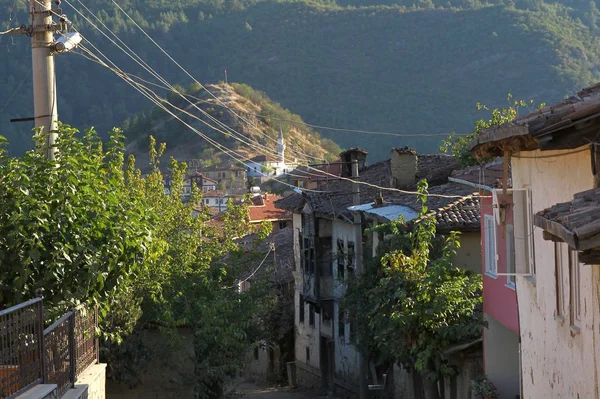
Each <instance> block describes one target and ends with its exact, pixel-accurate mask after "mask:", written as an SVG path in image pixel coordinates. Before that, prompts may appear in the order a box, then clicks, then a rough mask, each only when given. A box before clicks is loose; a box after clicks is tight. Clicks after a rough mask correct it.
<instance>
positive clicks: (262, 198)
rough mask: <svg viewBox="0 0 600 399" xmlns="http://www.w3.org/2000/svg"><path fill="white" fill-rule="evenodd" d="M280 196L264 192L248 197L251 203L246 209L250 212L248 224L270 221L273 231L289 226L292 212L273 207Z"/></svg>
mask: <svg viewBox="0 0 600 399" xmlns="http://www.w3.org/2000/svg"><path fill="white" fill-rule="evenodd" d="M281 198H282V197H280V196H278V195H274V194H269V193H264V194H259V195H255V196H253V197H251V198H250V201H251V204H250V207H249V209H248V211H249V213H250V224H260V223H262V222H270V223H272V225H273V231H278V230H281V229H285V228H287V227H291V225H292V214H291V212H289V211H286V210H284V209H279V208H276V207H275V202H276V201H278V200H280V199H281Z"/></svg>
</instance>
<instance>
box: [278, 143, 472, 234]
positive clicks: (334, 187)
mask: <svg viewBox="0 0 600 399" xmlns="http://www.w3.org/2000/svg"><path fill="white" fill-rule="evenodd" d="M456 165H457V164H456V161H455V160H454V158H452V157H450V156H446V155H439V154H432V155H421V156H419V158H418V166H417V168H418V170H417V179H418V180H420V179H422V178H428V182H429V184H430V187H429V193H430V194H440V195H448V196H452V197H453V198H445V197H436V196H430V197H429V198H428V200H427V207H428V208H429V209H430V210H433V211H435V210H438V209H440V208H445V207H447V206H448V205H450V204H452V203H456V202H457V199H459V198H456V197H455V196H461V197H462V196H468V197H470V196H472V194H473V191H474V189H473V187H469V186H466V185H463V184H457V183H448V182H447V178H448V176H449V175H450V173H451V172H452V169H454V167H456ZM359 180H360V181H362V182H366V183H369V184H372V185H376V186H381V187H391V180H392V179H391V168H390V161H389V160H387V161H383V162H378V163H376V164H374V165H370V166H368V167H367V168H366V169H365V170H364V171H363V172H362V173H361V174H360V177H359ZM352 185H353V184H352V182H351V181H348V180H332V181H330V182H329V183H327V184H326V185H324V186H322V187H320V188H319V189H318V190H320V191H326V192H311V191H308V190H307V191H304V192H303V194H292V195H290V196H288V197H286V198H284V199H282V200H280V201H278V202H277V206H278V207H279V208H283V209H287V210H291V211H299V210H300V209H302V207H303V206H304V204H305V203H307V202H308V204H309V205H310V207H311V209H312V210H313V212H315V213H316V214H317V215H321V216H325V217H333V218H342V219H346V220H351V212H350V211H349V210H348V207H350V206H352V205H353V203H352ZM408 190H410V191H414V190H415V188H414V187H409V188H408ZM380 195H381V196H383V200H384V201H385V202H386V203H389V204H394V205H404V206H408V207H410V208H411V209H413V210H415V211H420V210H421V203H420V202H419V200H418V197H417V196H416V195H414V194H405V193H401V192H398V191H387V190H380V189H378V188H375V187H372V186H367V185H360V199H361V204H368V203H370V202H374V201H375V200H376V198H377V197H379V196H380ZM478 204H479V202H478V201H476V204H474V206H476V207H477V209H472V211H473V212H475V213H478ZM462 206H464V204H463V203H457V204H456V208H455V209H454V210H449V211H446V213H445V214H446V215H447V216H446V218H447V220H448V222H447V223H448V224H449V225H450V224H451V223H452V221H453V220H455V221H456V223H455V224H453V225H452V226H455V227H454V228H455V229H459V230H460V229H462V228H465V229H471V228H473V225H472V222H473V223H477V222H478V217H477V220H475V219H474V218H473V217H472V215H471V213H470V212H471V210H469V211H468V212H465V213H461V212H459V211H458V207H462ZM468 208H471V206H470V205H469V206H468ZM457 212H458V213H457ZM442 219H443V217H442ZM444 220H445V219H444Z"/></svg>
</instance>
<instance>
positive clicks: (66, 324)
mask: <svg viewBox="0 0 600 399" xmlns="http://www.w3.org/2000/svg"><path fill="white" fill-rule="evenodd" d="M43 312H44V309H43V306H42V299H41V298H36V299H33V300H31V301H28V302H25V303H22V304H20V305H17V306H14V307H12V308H9V309H6V310H3V311H1V312H0V398H11V397H14V396H16V395H18V394H20V393H22V392H23V391H25V390H27V389H29V388H30V387H32V386H33V385H35V384H39V383H46V384H56V385H57V387H58V394H59V396H62V395H63V394H64V393H65V392H66V391H67V390H68V389H69V388H72V387H73V386H74V384H75V381H76V380H77V378H78V377H79V376H80V375H81V373H82V372H83V371H84V370H85V369H86V368H88V367H89V366H90V365H92V364H94V363H96V362H97V361H98V359H99V356H98V350H99V345H98V339H97V338H96V328H97V326H98V311H97V308H93V309H92V310H90V309H86V308H85V307H83V306H79V307H77V308H75V309H73V310H71V311H69V312H67V313H65V314H64V315H63V316H62V317H61V318H60V319H58V320H57V321H56V322H54V323H53V324H52V325H51V326H49V327H48V328H46V329H45V330H43V329H42V328H43V320H44V318H43Z"/></svg>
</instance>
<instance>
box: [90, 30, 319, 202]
mask: <svg viewBox="0 0 600 399" xmlns="http://www.w3.org/2000/svg"><path fill="white" fill-rule="evenodd" d="M88 43H90V44H91V45H92V46H93V47H94V48H96V47H95V46H94V45H93V43H91V42H89V41H88ZM80 47H81V48H84V49H85V46H82V45H81V44H80ZM87 51H89V49H88V50H87ZM97 51H99V50H97ZM99 52H100V51H99ZM100 53H101V52H100ZM101 54H102V53H101ZM90 55H91V56H95V54H93V53H91V52H90ZM102 56H103V57H105V58H107V60H108V61H109V62H111V63H112V64H113V65H114V66H115V68H111V67H109V66H108V65H107V64H106V63H104V62H103V61H102V60H101V59H100V58H99V57H97V56H96V57H97V60H98V61H99V62H100V63H101V64H104V66H105V67H107V68H108V69H109V70H111V71H113V72H114V73H115V74H117V76H119V77H120V78H121V79H123V80H124V81H125V82H126V83H128V84H129V85H130V86H132V87H133V88H134V89H136V90H137V91H138V92H140V93H141V94H142V95H144V96H145V97H146V98H148V99H149V100H150V101H152V102H153V103H154V104H155V105H157V106H158V107H159V108H161V109H163V110H164V111H165V112H167V113H168V114H170V115H171V116H172V117H173V118H175V119H177V120H179V121H180V122H181V123H183V124H184V125H185V126H187V127H188V128H189V129H191V130H192V131H194V132H195V133H196V134H198V135H199V136H200V137H202V138H204V139H205V140H206V141H207V142H208V143H209V144H211V145H212V146H214V147H215V148H217V150H219V151H221V152H223V153H224V154H225V155H228V156H229V157H231V158H232V159H234V160H235V161H237V162H241V163H244V160H246V161H249V159H248V158H246V157H243V156H241V155H240V154H237V153H235V151H233V150H231V149H229V148H227V147H226V146H224V145H222V144H220V143H218V142H217V141H215V140H213V139H211V138H210V137H208V136H206V135H205V134H204V133H202V132H200V131H199V130H198V129H196V128H194V127H193V126H191V125H189V124H188V123H187V122H185V121H183V120H182V119H181V118H180V117H179V116H177V115H176V114H175V113H173V112H172V111H171V110H170V109H168V108H167V107H166V106H165V105H164V104H163V103H162V102H165V103H167V104H169V105H171V106H173V105H172V104H170V103H169V102H168V101H165V100H163V99H161V98H160V96H158V95H157V94H156V93H155V92H153V91H152V90H150V89H148V88H147V87H146V86H144V85H142V84H140V83H138V82H135V81H133V80H132V79H130V78H129V77H128V76H127V75H126V74H124V73H121V72H120V69H119V68H118V67H117V66H116V65H115V64H114V63H113V62H112V61H110V59H109V58H108V57H106V55H104V54H102ZM160 100H162V102H161V101H160ZM234 154H235V155H234ZM257 173H259V174H261V175H263V176H266V177H270V178H272V176H269V175H267V174H265V173H263V172H262V171H260V172H258V171H257ZM272 179H273V180H275V181H277V182H279V183H281V184H283V185H286V186H289V187H291V188H294V189H297V187H295V186H293V185H291V184H289V183H286V182H283V181H281V180H279V179H276V178H272ZM303 191H310V192H323V191H319V190H311V189H303Z"/></svg>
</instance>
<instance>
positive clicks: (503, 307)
mask: <svg viewBox="0 0 600 399" xmlns="http://www.w3.org/2000/svg"><path fill="white" fill-rule="evenodd" d="M511 199H512V198H511ZM480 204H481V242H482V245H481V252H482V256H481V259H482V264H481V267H482V275H483V311H484V313H486V314H487V315H489V316H491V317H493V318H494V319H496V320H497V321H499V322H500V323H502V324H503V325H504V326H505V327H506V328H508V329H510V330H512V331H514V332H516V333H518V332H519V315H518V311H517V296H516V293H515V290H514V289H512V288H510V287H507V286H506V285H507V276H497V277H496V278H494V277H490V276H488V275H487V274H486V273H485V259H486V254H485V245H484V243H485V228H484V227H485V224H484V219H485V218H484V215H493V208H492V197H491V196H490V194H489V193H488V192H484V193H483V197H482V198H481V200H480ZM506 219H507V224H508V225H512V224H513V215H512V210H509V213H508V215H507V218H506ZM502 230H503V229H502V226H498V227H497V229H496V248H497V249H496V252H497V254H498V273H506V272H507V268H506V258H507V253H506V238H505V237H504V236H503V234H502ZM513 247H514V246H513Z"/></svg>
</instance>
